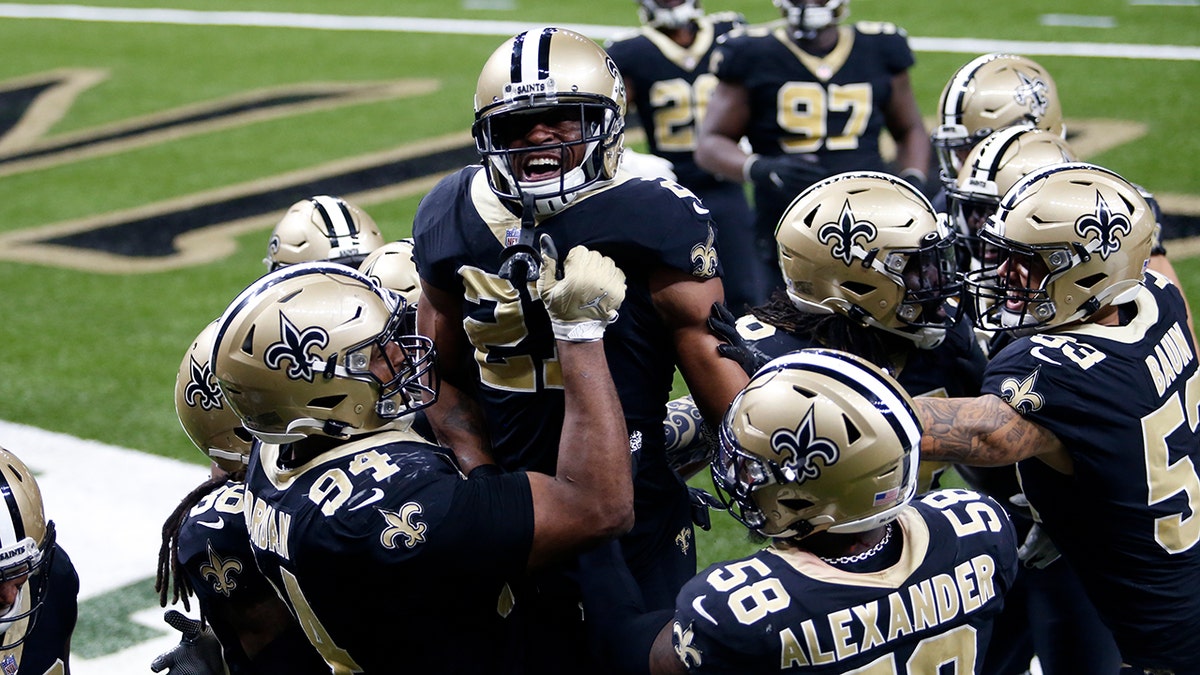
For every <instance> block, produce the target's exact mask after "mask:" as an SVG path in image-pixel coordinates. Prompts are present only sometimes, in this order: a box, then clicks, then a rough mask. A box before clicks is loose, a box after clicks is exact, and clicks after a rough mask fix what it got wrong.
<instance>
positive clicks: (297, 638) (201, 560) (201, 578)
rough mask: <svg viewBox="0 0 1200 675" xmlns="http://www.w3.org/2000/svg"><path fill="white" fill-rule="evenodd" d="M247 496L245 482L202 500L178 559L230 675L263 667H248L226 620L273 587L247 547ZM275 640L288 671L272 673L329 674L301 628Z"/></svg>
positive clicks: (187, 524)
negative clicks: (218, 642) (218, 641)
mask: <svg viewBox="0 0 1200 675" xmlns="http://www.w3.org/2000/svg"><path fill="white" fill-rule="evenodd" d="M245 495H246V486H245V484H244V483H241V482H238V481H226V482H225V483H224V484H223V485H219V486H217V487H216V488H215V489H214V490H213V491H212V492H210V493H208V494H207V495H205V496H204V497H203V498H201V499H200V501H199V502H197V503H196V505H195V506H194V507H192V510H191V511H189V512H188V517H187V519H186V520H185V521H184V522H183V524H182V525H181V526H180V528H179V535H178V536H179V560H180V561H181V562H182V563H183V571H184V574H186V575H187V578H188V581H189V583H190V584H191V586H192V590H193V591H194V592H195V594H196V600H197V601H198V602H199V604H200V608H201V610H202V611H203V612H204V617H205V620H206V621H207V622H208V624H209V625H210V626H211V627H212V630H213V633H215V634H216V636H217V639H218V640H220V642H221V649H222V652H223V656H224V659H225V663H226V664H227V665H228V667H229V672H230V675H238V673H256V674H259V675H261V673H262V672H263V669H262V667H261V664H256V663H252V662H251V660H250V659H249V658H248V657H247V656H246V653H245V651H244V650H243V649H242V644H241V641H240V640H239V639H238V633H237V630H236V629H235V628H234V627H233V626H232V625H231V624H230V622H229V619H228V617H227V614H229V613H235V612H239V611H245V610H247V609H251V608H253V607H254V605H256V604H257V603H259V602H261V601H262V600H263V598H264V597H266V596H270V597H274V596H275V589H274V588H273V587H272V586H271V584H270V582H268V581H267V579H266V577H264V576H263V574H262V572H260V571H259V570H258V567H257V565H256V564H255V562H254V553H253V551H251V549H250V535H249V532H248V530H247V529H246V518H245V515H244V513H243V512H244V511H245V508H244V507H245ZM276 640H277V641H278V643H279V644H276V645H272V647H271V649H272V650H276V651H278V652H279V653H282V654H285V655H286V656H287V659H288V661H287V664H286V665H287V667H286V669H274V670H272V671H271V672H280V673H283V672H288V673H297V674H300V673H314V674H315V673H321V672H328V671H329V667H328V666H327V665H325V661H324V660H323V659H321V657H320V656H319V655H318V654H317V653H316V651H314V650H313V648H312V646H310V645H309V643H308V639H307V638H306V637H305V635H304V633H303V632H301V631H300V629H299V627H294V628H292V629H288V630H286V631H285V632H284V633H282V634H281V635H280V636H279V637H278V638H276ZM276 660H278V659H276ZM279 665H282V664H279Z"/></svg>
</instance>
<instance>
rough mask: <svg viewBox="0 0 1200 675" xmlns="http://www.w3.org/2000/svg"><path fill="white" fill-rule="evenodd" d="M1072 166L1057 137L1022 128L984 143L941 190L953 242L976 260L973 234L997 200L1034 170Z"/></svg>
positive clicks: (1070, 154) (1070, 153) (1073, 157)
mask: <svg viewBox="0 0 1200 675" xmlns="http://www.w3.org/2000/svg"><path fill="white" fill-rule="evenodd" d="M1078 160H1079V158H1078V157H1077V156H1076V155H1075V151H1074V150H1072V149H1071V146H1069V145H1067V142H1066V141H1065V140H1063V137H1062V136H1059V135H1058V134H1053V133H1050V132H1049V131H1044V130H1042V129H1037V128H1034V127H1031V126H1027V125H1023V124H1022V125H1017V126H1012V127H1008V128H1006V129H1001V130H1000V131H997V132H995V133H993V134H992V135H990V136H988V137H987V138H985V139H984V140H983V142H981V143H979V144H978V145H976V146H975V147H974V148H972V149H971V152H970V154H968V155H967V160H966V162H965V163H964V164H963V168H962V170H960V171H959V173H958V180H957V181H956V182H955V184H954V185H953V186H952V187H948V188H947V190H946V202H947V205H948V207H949V211H950V215H951V217H953V219H954V222H955V225H956V226H957V228H958V237H959V241H960V242H962V243H963V244H964V245H965V246H966V247H967V248H968V250H969V251H970V253H971V255H972V256H973V257H974V258H975V260H977V261H978V260H980V259H981V257H980V256H981V253H982V252H981V250H980V247H979V238H978V233H979V228H981V227H983V223H984V222H985V221H987V219H988V218H989V217H990V216H991V215H992V214H993V213H995V212H996V207H997V206H998V205H999V204H1000V197H1001V196H1002V195H1004V193H1006V192H1008V189H1009V188H1011V187H1012V186H1013V185H1016V183H1017V181H1018V180H1020V179H1021V178H1023V177H1025V175H1026V174H1029V173H1030V172H1032V171H1034V170H1035V169H1040V168H1042V167H1044V166H1049V165H1051V164H1062V163H1064V162H1075V161H1078Z"/></svg>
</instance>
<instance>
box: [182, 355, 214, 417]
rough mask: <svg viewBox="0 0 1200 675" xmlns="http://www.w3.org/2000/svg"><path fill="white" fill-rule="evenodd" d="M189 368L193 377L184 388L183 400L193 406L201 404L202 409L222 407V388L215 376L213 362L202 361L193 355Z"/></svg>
mask: <svg viewBox="0 0 1200 675" xmlns="http://www.w3.org/2000/svg"><path fill="white" fill-rule="evenodd" d="M190 360H191V365H190V366H189V367H188V370H189V371H190V372H191V378H190V379H189V380H188V383H187V386H186V387H184V389H183V400H184V401H187V404H188V405H190V406H192V407H193V408H194V407H196V406H200V409H201V410H216V409H219V408H222V407H223V406H222V405H221V399H222V398H224V396H223V395H222V394H221V388H220V387H218V386H217V382H216V379H215V378H214V377H213V372H212V364H210V363H209V362H207V361H205V362H204V363H200V362H198V361H196V359H195V358H194V357H193V358H192V359H190Z"/></svg>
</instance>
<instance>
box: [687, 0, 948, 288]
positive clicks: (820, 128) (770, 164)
mask: <svg viewBox="0 0 1200 675" xmlns="http://www.w3.org/2000/svg"><path fill="white" fill-rule="evenodd" d="M775 5H776V6H778V7H779V8H780V10H781V11H782V13H783V17H784V21H783V22H782V24H781V25H778V26H767V27H762V28H751V29H747V30H746V31H744V32H734V33H731V34H729V35H727V36H725V37H723V38H722V39H721V40H720V41H719V43H718V45H717V47H716V49H715V51H714V52H713V56H712V61H711V63H712V72H713V74H714V75H716V77H717V78H718V80H719V82H718V83H717V87H716V89H715V90H714V91H713V95H712V98H711V99H710V100H709V104H708V111H707V113H706V114H705V117H704V121H703V123H702V124H701V128H700V138H699V141H698V144H697V147H696V162H697V163H698V164H699V165H700V166H701V167H702V168H704V169H706V170H708V171H711V172H712V173H713V174H715V175H717V176H721V177H723V178H725V179H726V180H729V181H733V182H750V183H752V184H753V187H754V209H755V219H756V220H755V222H756V232H757V246H758V249H759V256H760V257H761V258H762V260H763V262H762V263H761V264H762V265H763V269H764V272H763V273H764V274H765V275H766V278H767V279H768V280H769V282H770V283H771V287H772V288H777V287H778V282H779V280H778V275H776V273H775V270H776V269H778V258H777V252H776V250H775V242H774V233H775V226H776V225H778V223H779V217H780V216H781V215H783V212H784V210H785V209H786V208H787V206H788V204H790V203H791V202H792V200H793V199H794V198H795V197H796V195H798V194H800V192H802V191H803V190H804V189H805V188H807V187H808V186H810V185H812V184H813V183H816V182H818V181H820V180H822V179H824V178H827V177H829V176H832V175H834V174H838V173H844V172H847V171H859V170H867V171H887V170H889V169H890V170H891V171H893V172H895V173H898V174H899V175H900V176H902V177H905V178H907V179H909V180H911V181H913V182H914V183H916V184H917V185H918V187H919V188H921V189H923V188H924V185H925V180H926V172H927V171H928V170H929V165H930V154H931V152H930V146H929V134H928V133H927V132H926V131H925V126H924V123H923V122H922V120H921V113H920V110H919V109H918V107H917V102H916V98H915V97H914V96H913V91H912V84H911V82H910V81H909V74H908V71H909V69H910V68H911V67H912V65H913V63H914V58H913V54H912V50H911V49H909V46H908V37H907V35H906V34H905V32H904V31H903V30H902V29H900V28H898V27H897V26H895V25H892V24H890V23H879V22H871V23H859V24H853V25H849V24H847V25H843V21H844V20H845V19H846V17H847V16H848V15H849V13H850V3H849V0H775ZM884 129H886V130H887V131H888V133H889V134H890V135H891V136H892V138H893V139H895V141H896V150H897V155H896V158H895V161H894V163H893V164H892V165H891V166H889V165H888V164H887V163H885V161H884V159H883V157H882V156H881V155H880V151H879V137H880V134H881V133H882V131H883V130H884ZM742 137H745V138H746V139H748V141H749V144H750V147H751V148H752V151H751V152H749V153H748V152H746V150H744V149H743V148H742V146H741V145H740V144H739V143H740V141H741V139H742Z"/></svg>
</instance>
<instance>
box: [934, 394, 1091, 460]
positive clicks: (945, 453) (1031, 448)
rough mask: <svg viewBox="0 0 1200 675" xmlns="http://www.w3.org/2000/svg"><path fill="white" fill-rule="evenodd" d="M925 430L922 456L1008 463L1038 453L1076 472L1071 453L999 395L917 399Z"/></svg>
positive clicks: (1055, 437)
mask: <svg viewBox="0 0 1200 675" xmlns="http://www.w3.org/2000/svg"><path fill="white" fill-rule="evenodd" d="M915 403H916V407H917V414H918V415H919V416H920V418H921V426H922V427H923V428H924V434H923V435H922V436H921V459H932V460H941V461H946V462H954V463H956V464H970V465H973V466H1004V465H1006V464H1013V463H1015V462H1019V461H1021V460H1023V459H1029V458H1030V457H1038V458H1039V459H1041V460H1042V461H1043V462H1045V463H1046V464H1048V465H1050V466H1051V467H1052V468H1054V469H1055V470H1057V471H1061V472H1063V473H1072V472H1073V470H1074V468H1073V466H1072V462H1071V456H1070V455H1069V454H1067V451H1066V448H1065V447H1063V444H1062V441H1060V440H1058V437H1057V436H1055V435H1054V434H1053V433H1052V432H1051V431H1049V430H1048V429H1045V428H1043V427H1042V426H1040V425H1039V424H1037V423H1036V422H1031V421H1030V420H1027V419H1025V418H1024V417H1022V416H1021V414H1020V413H1018V412H1017V411H1016V410H1013V409H1012V407H1011V406H1009V405H1008V404H1007V403H1005V402H1004V400H1003V399H1001V398H1000V397H999V396H995V395H993V394H985V395H983V396H978V397H975V398H933V397H924V396H921V397H917V398H916V399H915Z"/></svg>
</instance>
